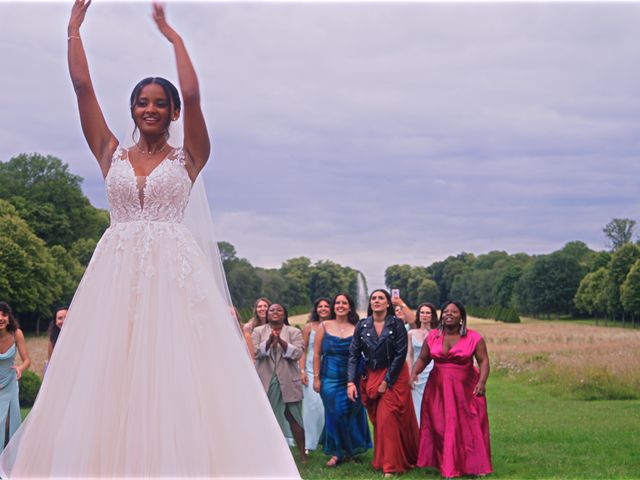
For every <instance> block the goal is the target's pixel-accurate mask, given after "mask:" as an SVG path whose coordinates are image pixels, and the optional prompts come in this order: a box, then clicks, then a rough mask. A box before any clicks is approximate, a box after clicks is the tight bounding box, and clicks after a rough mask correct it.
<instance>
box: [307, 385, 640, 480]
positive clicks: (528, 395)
mask: <svg viewBox="0 0 640 480" xmlns="http://www.w3.org/2000/svg"><path fill="white" fill-rule="evenodd" d="M487 398H488V404H489V421H490V427H491V448H492V459H493V468H494V473H493V474H492V475H491V478H518V479H528V478H531V479H544V478H553V479H577V478H582V479H587V478H588V479H592V478H593V479H608V478H640V455H639V454H638V445H640V401H639V400H623V401H591V402H586V401H582V400H573V399H568V398H562V397H557V396H555V395H554V394H553V393H552V392H551V391H549V389H547V388H544V387H540V386H536V385H531V384H527V383H523V382H521V381H519V380H515V379H512V378H509V377H508V376H507V375H505V374H503V373H501V374H496V375H493V376H492V377H490V379H489V382H488V388H487ZM294 455H295V453H294ZM371 458H372V455H371V453H369V454H368V455H365V456H362V457H361V458H360V459H359V462H358V463H355V462H346V463H344V464H341V465H339V466H338V467H336V468H331V469H330V468H327V467H325V466H324V462H326V460H327V457H325V456H324V455H323V454H322V453H319V452H313V453H312V454H311V461H310V463H309V464H308V465H304V466H302V467H301V468H300V473H301V475H302V477H303V478H305V479H320V478H326V479H332V478H358V479H368V478H381V477H382V475H381V474H380V473H378V472H376V471H374V470H373V469H372V468H371V466H370V462H371ZM401 478H403V479H407V480H408V479H424V478H440V475H439V473H438V471H437V470H434V469H422V468H420V469H415V470H413V471H412V472H408V473H406V474H404V475H402V477H401Z"/></svg>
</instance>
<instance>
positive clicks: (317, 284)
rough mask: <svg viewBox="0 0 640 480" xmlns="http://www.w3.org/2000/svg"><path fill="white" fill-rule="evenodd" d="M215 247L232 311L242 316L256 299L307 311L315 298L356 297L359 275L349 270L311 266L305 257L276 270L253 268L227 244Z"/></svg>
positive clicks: (328, 264) (323, 262)
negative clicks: (345, 293)
mask: <svg viewBox="0 0 640 480" xmlns="http://www.w3.org/2000/svg"><path fill="white" fill-rule="evenodd" d="M218 247H219V249H220V256H221V258H222V264H223V266H224V270H225V275H226V277H227V284H228V285H229V292H230V294H231V299H232V300H233V303H234V305H235V306H236V307H238V308H240V309H241V310H244V311H245V312H243V313H248V312H247V309H251V308H252V307H253V304H254V302H255V300H256V299H257V298H259V297H267V298H269V299H271V300H272V301H278V302H280V303H282V304H283V305H287V307H293V308H294V309H295V307H300V308H299V309H301V310H305V311H308V310H309V308H310V306H311V304H312V303H313V301H314V300H315V299H317V298H319V297H329V296H333V295H335V294H336V293H338V292H347V293H348V294H349V295H351V296H352V297H353V298H354V299H355V298H357V296H358V276H359V275H361V274H360V272H359V271H358V270H354V269H353V268H351V267H343V266H342V265H340V264H338V263H335V262H333V261H331V260H319V261H317V262H315V263H312V262H311V260H310V259H309V258H307V257H296V258H290V259H288V260H286V261H285V262H283V263H282V265H281V266H280V267H279V268H262V267H255V266H253V265H252V264H251V262H249V260H247V259H246V258H239V257H238V256H237V252H236V249H235V247H234V246H233V245H232V244H230V243H229V242H220V243H219V244H218ZM363 281H364V277H363ZM365 289H366V286H365ZM290 310H291V308H290ZM290 313H291V312H290ZM243 316H246V315H243Z"/></svg>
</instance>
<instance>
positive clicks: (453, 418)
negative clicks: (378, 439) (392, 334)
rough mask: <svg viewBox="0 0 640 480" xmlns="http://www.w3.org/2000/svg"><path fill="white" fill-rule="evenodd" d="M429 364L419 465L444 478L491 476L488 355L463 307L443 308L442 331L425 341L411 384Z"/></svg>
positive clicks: (451, 303)
mask: <svg viewBox="0 0 640 480" xmlns="http://www.w3.org/2000/svg"><path fill="white" fill-rule="evenodd" d="M474 358H475V359H476V361H477V362H478V367H479V371H478V369H476V368H475V367H474V365H473V359H474ZM431 360H433V361H434V367H433V370H432V372H431V375H430V377H429V382H427V388H426V390H425V392H424V398H423V399H422V413H421V422H420V447H419V449H418V466H419V467H437V468H439V469H440V473H441V474H442V476H443V477H447V478H451V477H459V476H462V475H486V474H488V473H491V471H492V467H491V444H490V441H489V419H488V416H487V401H486V398H485V396H484V394H485V385H486V383H487V378H488V377H489V355H488V354H487V346H486V344H485V342H484V340H483V338H482V336H481V335H480V334H479V333H478V332H475V331H473V330H468V329H467V312H466V310H465V308H464V306H463V305H462V304H461V303H459V302H447V303H446V304H445V305H444V306H443V307H442V313H441V319H440V327H439V328H438V329H437V330H432V331H431V332H430V333H429V335H428V337H427V341H426V342H424V344H423V346H422V350H421V352H420V356H419V357H418V359H417V361H416V362H415V364H414V366H413V370H412V372H411V380H412V381H415V380H416V379H417V376H418V374H420V372H422V370H424V368H425V366H426V365H427V364H428V363H429V362H430V361H431Z"/></svg>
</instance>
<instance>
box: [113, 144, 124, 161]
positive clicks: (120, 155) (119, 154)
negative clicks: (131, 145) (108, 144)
mask: <svg viewBox="0 0 640 480" xmlns="http://www.w3.org/2000/svg"><path fill="white" fill-rule="evenodd" d="M126 158H127V150H126V149H125V148H122V146H120V145H118V146H117V147H116V149H115V151H114V152H113V155H111V165H113V164H114V163H116V162H118V161H120V160H125V159H126Z"/></svg>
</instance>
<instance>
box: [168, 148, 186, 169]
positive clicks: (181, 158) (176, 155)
mask: <svg viewBox="0 0 640 480" xmlns="http://www.w3.org/2000/svg"><path fill="white" fill-rule="evenodd" d="M167 158H168V159H169V160H171V161H172V162H176V163H177V164H178V165H183V166H184V165H185V164H186V154H185V153H184V148H182V147H178V148H174V149H173V151H172V152H171V153H170V154H169V155H167Z"/></svg>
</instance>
